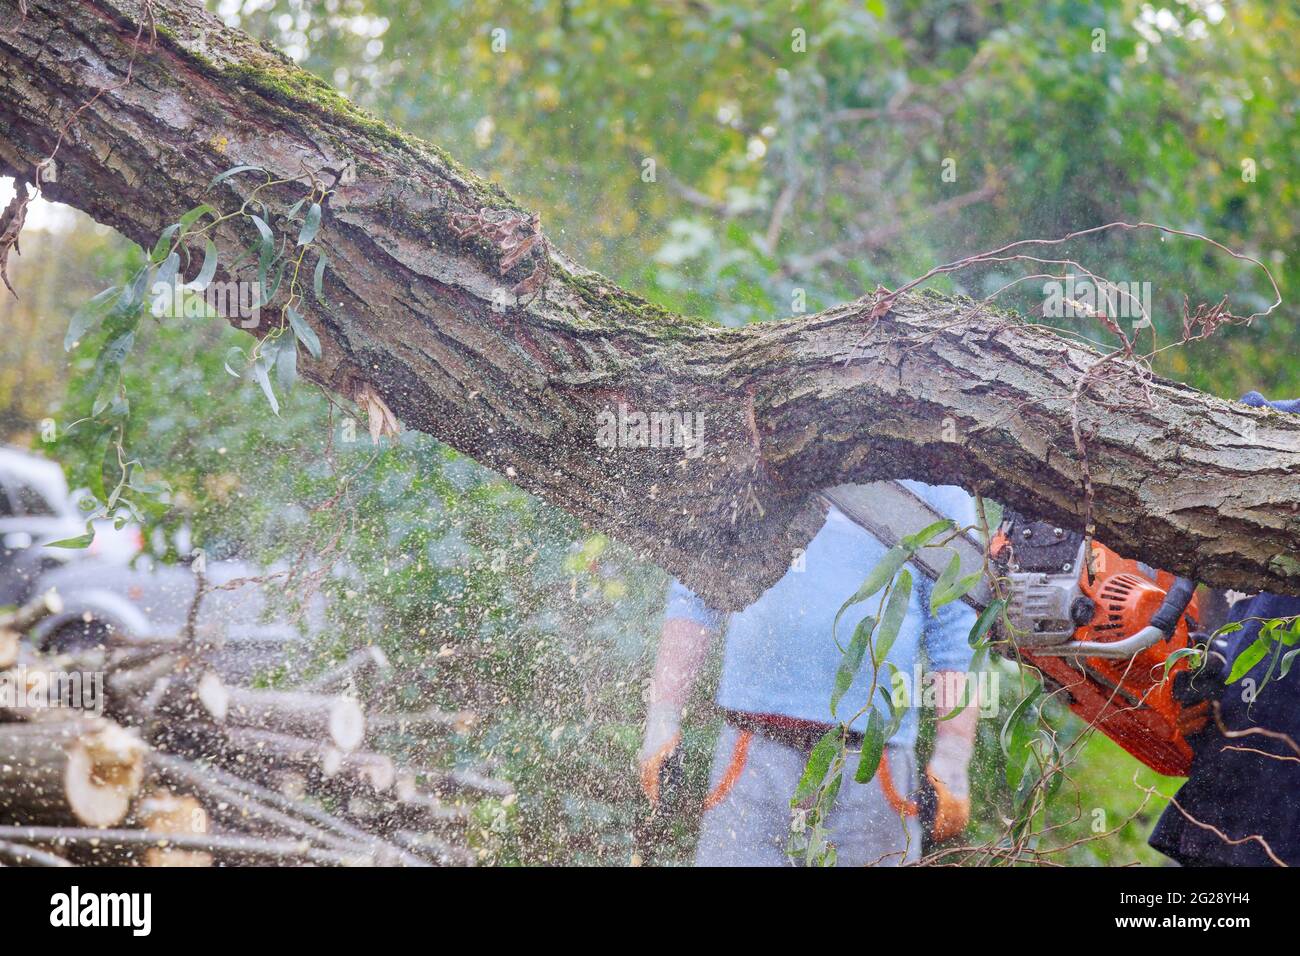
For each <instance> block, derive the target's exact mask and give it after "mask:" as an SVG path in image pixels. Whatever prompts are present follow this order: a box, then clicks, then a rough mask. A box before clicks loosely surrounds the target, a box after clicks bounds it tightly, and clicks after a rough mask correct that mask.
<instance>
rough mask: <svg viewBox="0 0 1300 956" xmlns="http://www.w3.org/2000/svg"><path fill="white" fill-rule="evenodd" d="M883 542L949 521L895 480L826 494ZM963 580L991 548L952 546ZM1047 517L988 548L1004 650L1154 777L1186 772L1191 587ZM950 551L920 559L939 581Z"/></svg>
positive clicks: (977, 596)
mask: <svg viewBox="0 0 1300 956" xmlns="http://www.w3.org/2000/svg"><path fill="white" fill-rule="evenodd" d="M822 497H823V498H825V499H826V500H827V501H829V502H830V503H831V504H834V505H835V506H836V507H837V508H839V509H840V511H842V512H843V513H844V514H845V515H846V516H847V517H849V518H850V519H852V520H853V521H855V522H857V523H858V524H859V525H861V526H862V527H863V528H865V529H866V530H868V531H870V532H871V533H872V534H874V535H875V536H876V537H877V538H879V539H880V540H881V541H882V542H884V543H885V544H887V545H894V544H897V543H898V542H899V541H900V540H901V539H902V538H903V537H904V536H905V535H907V534H912V533H915V532H916V531H918V530H920V529H921V528H924V527H927V526H928V525H930V524H932V523H933V522H935V521H938V520H942V519H943V518H944V517H945V516H944V515H942V514H939V513H938V512H936V511H935V510H934V508H933V507H932V506H931V505H929V504H928V503H927V502H926V501H924V500H923V499H921V498H920V497H918V496H917V495H915V494H913V493H912V492H911V491H910V490H909V489H908V488H907V487H906V486H904V485H902V484H900V483H898V482H895V481H880V482H873V483H871V484H865V485H841V486H839V487H837V488H833V489H831V490H829V491H825V492H823V493H822ZM948 546H949V547H952V548H955V549H956V550H957V552H958V554H959V555H960V558H961V564H962V573H963V574H969V573H971V572H973V571H976V570H978V569H979V568H980V567H981V566H982V565H983V562H984V549H983V548H982V547H981V546H980V544H979V543H978V542H976V541H974V540H973V539H971V538H970V537H969V536H967V535H959V536H957V537H956V538H954V539H953V540H951V541H949V542H948ZM1087 548H1088V544H1087V542H1086V541H1085V538H1084V535H1083V534H1081V533H1079V532H1076V531H1070V530H1068V529H1064V528H1059V527H1056V526H1055V525H1053V524H1051V523H1049V522H1045V521H1033V520H1030V519H1028V518H1025V517H1023V516H1021V515H1017V514H1015V513H1014V512H1011V511H1008V512H1007V513H1006V514H1005V515H1004V517H1003V520H1002V522H1001V524H1000V525H999V526H998V528H997V531H996V533H995V534H994V535H993V539H992V541H991V542H990V546H989V559H990V561H991V562H992V564H993V570H994V573H995V574H996V576H997V577H998V578H999V579H1001V580H1002V581H1003V582H1004V594H1005V595H1006V599H1007V608H1006V616H1005V617H1006V622H1007V624H1009V627H1007V626H1004V625H1001V624H999V625H998V631H997V634H996V636H997V637H999V638H1002V639H1003V640H1001V641H999V650H1000V652H1001V653H1003V655H1004V656H1007V657H1010V658H1012V659H1014V658H1016V657H1019V658H1020V659H1022V660H1024V661H1026V662H1027V663H1029V664H1031V665H1033V666H1034V667H1036V668H1037V669H1038V670H1039V671H1040V672H1041V673H1042V675H1043V678H1044V680H1045V681H1046V682H1047V684H1048V687H1049V689H1050V690H1055V691H1056V692H1057V694H1058V696H1059V697H1061V698H1062V699H1064V700H1065V701H1066V702H1067V703H1068V704H1069V707H1070V709H1071V710H1072V711H1074V713H1075V714H1077V715H1078V716H1079V717H1081V718H1082V719H1083V720H1085V721H1086V722H1088V723H1089V724H1093V725H1095V726H1096V727H1097V728H1098V729H1099V730H1101V731H1102V733H1104V734H1105V735H1106V736H1108V737H1110V738H1111V739H1112V740H1114V741H1115V742H1116V743H1118V744H1119V745H1120V746H1121V747H1123V748H1124V749H1125V750H1127V751H1128V752H1129V753H1131V754H1132V755H1133V756H1134V757H1136V758H1137V759H1138V760H1140V761H1142V762H1143V763H1144V764H1146V765H1147V766H1148V767H1150V768H1151V769H1153V770H1155V771H1157V772H1158V773H1162V774H1168V775H1171V776H1186V775H1187V772H1188V769H1189V767H1190V764H1191V759H1192V750H1191V747H1190V746H1189V745H1188V743H1187V741H1186V740H1185V739H1184V737H1183V734H1182V732H1181V731H1180V730H1179V725H1178V715H1179V712H1180V711H1181V709H1182V706H1183V705H1182V703H1181V702H1180V701H1179V700H1178V698H1177V697H1176V695H1175V686H1174V685H1175V676H1176V672H1178V671H1184V670H1187V669H1188V667H1189V662H1188V661H1187V659H1186V658H1184V659H1182V660H1179V661H1177V662H1176V663H1175V664H1174V665H1173V667H1172V668H1170V673H1169V675H1168V677H1166V675H1165V661H1166V659H1167V658H1168V657H1169V656H1170V655H1171V654H1173V653H1174V652H1175V651H1177V650H1179V649H1180V648H1184V647H1187V646H1188V639H1189V633H1190V631H1192V630H1195V629H1196V621H1197V617H1198V610H1197V602H1196V598H1195V597H1194V591H1195V590H1196V585H1195V582H1193V581H1190V580H1188V579H1187V578H1178V577H1175V576H1174V575H1172V574H1169V573H1168V572H1165V571H1157V570H1155V569H1153V568H1150V567H1148V566H1147V565H1145V564H1141V563H1139V562H1137V561H1131V560H1127V559H1125V558H1121V557H1120V556H1119V555H1117V554H1116V553H1115V552H1114V551H1111V550H1110V549H1109V548H1107V547H1106V546H1105V545H1102V544H1099V543H1097V542H1095V541H1094V542H1092V543H1091V556H1090V557H1091V560H1090V561H1089V560H1085V558H1087V557H1089V555H1088V554H1087V553H1086V550H1087ZM949 560H950V555H949V553H948V552H946V551H944V550H943V549H939V548H925V549H922V550H921V551H920V552H918V553H917V555H916V556H915V558H914V559H913V563H914V564H915V565H917V566H918V567H919V568H920V570H921V571H922V572H924V573H925V574H927V575H929V576H931V577H933V578H937V577H938V575H939V572H940V569H942V568H943V566H944V565H946V564H947V562H948V561H949ZM964 600H965V601H966V603H968V604H970V605H971V606H972V607H973V608H975V609H976V611H982V610H983V609H984V608H985V607H987V606H988V605H989V603H991V601H992V600H993V594H992V593H991V592H990V591H989V589H988V584H987V582H986V581H981V582H980V584H979V585H978V586H977V587H976V588H975V589H974V590H973V591H972V592H971V593H970V594H968V595H967V596H966V597H965V598H964Z"/></svg>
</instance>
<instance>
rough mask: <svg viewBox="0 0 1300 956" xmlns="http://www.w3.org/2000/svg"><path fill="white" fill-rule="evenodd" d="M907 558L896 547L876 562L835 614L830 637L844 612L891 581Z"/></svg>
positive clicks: (906, 554)
mask: <svg viewBox="0 0 1300 956" xmlns="http://www.w3.org/2000/svg"><path fill="white" fill-rule="evenodd" d="M909 557H910V555H909V554H908V552H907V550H906V549H905V548H901V547H897V546H895V547H892V548H890V549H889V550H888V551H886V552H885V555H884V557H882V558H881V559H880V560H879V561H877V562H876V564H875V566H874V567H873V568H872V569H871V571H870V572H868V574H867V577H866V580H864V581H863V582H862V585H861V586H860V587H859V588H858V590H857V591H856V592H855V593H854V595H853V596H852V597H851V598H849V599H848V600H847V601H845V602H844V603H843V604H842V605H841V606H840V609H839V610H838V611H837V612H836V613H835V620H834V621H832V622H831V636H832V637H835V633H836V628H837V627H838V625H839V623H840V618H841V617H843V616H844V612H845V611H847V610H848V609H849V608H851V607H852V606H853V605H855V604H861V603H862V602H863V601H865V600H867V598H869V597H871V596H872V595H874V594H875V593H876V592H878V591H879V590H880V589H881V588H883V587H884V586H885V585H886V584H888V583H889V582H890V581H891V580H893V577H894V575H895V574H896V573H898V569H899V568H901V567H902V566H903V565H904V564H906V563H907V559H908V558H909ZM838 643H839V639H838V638H836V644H838Z"/></svg>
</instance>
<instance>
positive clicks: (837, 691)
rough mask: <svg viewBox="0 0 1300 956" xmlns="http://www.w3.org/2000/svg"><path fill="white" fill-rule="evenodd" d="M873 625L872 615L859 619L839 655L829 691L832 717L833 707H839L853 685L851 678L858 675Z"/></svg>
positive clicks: (874, 622)
mask: <svg viewBox="0 0 1300 956" xmlns="http://www.w3.org/2000/svg"><path fill="white" fill-rule="evenodd" d="M875 626H876V619H875V618H874V617H864V618H863V619H862V620H861V621H859V622H858V626H857V627H855V628H854V629H853V637H852V638H850V639H849V646H848V647H847V648H846V649H845V650H844V653H843V654H842V655H841V656H840V666H839V667H838V668H837V669H836V671H835V687H834V689H832V691H831V716H832V717H834V716H835V709H836V708H837V707H839V704H840V701H841V700H842V699H843V698H844V695H845V694H847V693H848V692H849V688H850V687H851V686H853V679H854V678H855V677H857V676H858V671H859V670H860V669H861V668H862V659H863V658H864V657H866V654H867V648H868V647H869V646H870V644H871V632H872V630H874V629H875Z"/></svg>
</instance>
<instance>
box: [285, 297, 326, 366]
mask: <svg viewBox="0 0 1300 956" xmlns="http://www.w3.org/2000/svg"><path fill="white" fill-rule="evenodd" d="M284 314H285V315H287V316H288V317H289V327H290V328H291V329H293V334H294V335H295V336H297V338H298V341H299V342H301V343H302V344H303V348H305V349H306V350H307V353H308V354H309V355H310V356H311V357H312V358H314V359H319V358H320V355H321V351H320V339H319V338H318V337H317V336H316V332H315V331H314V330H313V329H312V327H311V326H310V325H308V324H307V320H306V319H304V318H303V317H302V316H301V315H300V314H299V313H298V310H297V309H295V308H294V307H293V306H289V307H288V308H286V309H285V310H284Z"/></svg>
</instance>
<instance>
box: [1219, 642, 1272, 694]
mask: <svg viewBox="0 0 1300 956" xmlns="http://www.w3.org/2000/svg"><path fill="white" fill-rule="evenodd" d="M1270 643H1272V642H1271V641H1270V640H1269V639H1268V638H1267V637H1264V636H1262V635H1261V636H1260V637H1257V638H1255V640H1254V642H1253V643H1252V644H1251V645H1250V646H1249V647H1247V648H1246V649H1245V650H1243V651H1242V652H1241V653H1240V654H1238V655H1237V659H1236V660H1235V661H1233V662H1232V670H1230V671H1229V672H1228V676H1227V677H1226V678H1225V679H1224V681H1223V682H1224V683H1225V684H1235V683H1237V681H1239V680H1241V679H1242V678H1243V677H1245V676H1246V674H1247V673H1248V672H1249V671H1250V669H1251V668H1252V667H1254V666H1255V665H1256V664H1258V663H1259V662H1260V661H1262V660H1263V659H1264V655H1265V654H1267V653H1268V646H1269V644H1270Z"/></svg>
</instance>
